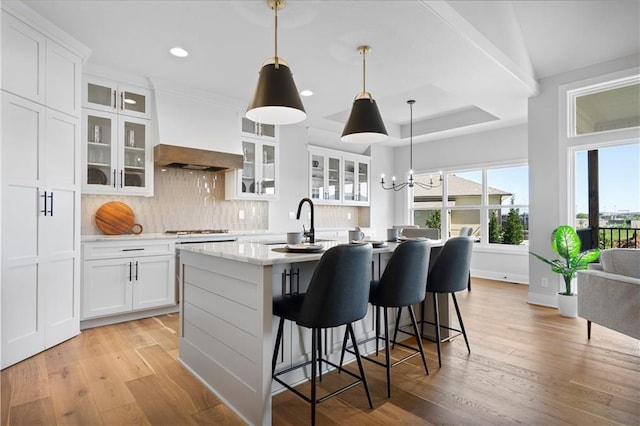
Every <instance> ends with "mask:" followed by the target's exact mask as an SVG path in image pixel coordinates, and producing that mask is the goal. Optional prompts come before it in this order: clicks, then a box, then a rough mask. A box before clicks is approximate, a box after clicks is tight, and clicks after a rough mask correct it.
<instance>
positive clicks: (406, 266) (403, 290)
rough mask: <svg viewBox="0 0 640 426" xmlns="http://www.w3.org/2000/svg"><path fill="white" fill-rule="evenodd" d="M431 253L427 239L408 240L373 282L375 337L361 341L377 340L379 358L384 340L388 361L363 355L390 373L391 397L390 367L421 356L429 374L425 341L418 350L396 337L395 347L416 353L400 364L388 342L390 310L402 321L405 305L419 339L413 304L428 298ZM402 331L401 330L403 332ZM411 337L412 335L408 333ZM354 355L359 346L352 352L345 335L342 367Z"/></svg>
mask: <svg viewBox="0 0 640 426" xmlns="http://www.w3.org/2000/svg"><path fill="white" fill-rule="evenodd" d="M430 252H431V244H430V243H429V242H428V241H425V240H415V241H413V240H412V241H405V242H403V243H401V244H399V245H398V247H397V248H396V249H395V251H394V252H393V254H392V256H391V259H389V263H387V266H386V267H385V269H384V272H383V273H382V277H380V280H379V281H376V280H374V281H371V290H370V294H369V302H370V303H371V304H372V305H373V306H374V307H375V308H376V336H374V337H372V338H370V339H366V340H363V341H361V342H358V344H363V343H365V342H368V341H370V340H373V339H375V340H376V355H377V354H378V342H379V341H380V340H383V341H384V343H385V362H384V363H383V362H380V361H378V360H376V359H373V358H370V357H367V356H363V358H364V359H366V360H368V361H371V362H373V363H375V364H378V365H380V366H383V367H385V368H386V370H387V395H388V396H389V397H391V368H392V367H395V366H396V365H398V364H401V363H403V362H405V361H407V360H409V359H411V358H413V357H414V356H417V355H420V356H421V357H422V363H423V365H424V371H425V372H426V373H427V374H429V369H428V367H427V360H426V358H425V356H424V349H423V347H422V340H421V339H420V338H417V339H416V340H417V342H418V348H415V347H412V346H409V345H405V344H404V343H402V342H397V341H396V335H394V338H393V344H394V345H399V346H402V347H404V348H407V349H412V350H413V351H414V352H413V353H411V354H409V355H407V356H405V357H403V358H401V359H399V360H398V361H395V362H393V363H392V362H391V356H390V345H389V343H390V341H389V340H390V339H389V320H388V309H389V308H400V309H399V310H398V319H397V320H396V324H397V322H398V321H399V318H400V310H401V309H402V307H404V306H406V307H408V308H409V313H410V315H411V323H412V325H413V330H414V332H415V335H416V336H418V324H417V322H416V316H415V312H414V310H413V305H414V304H416V303H422V301H423V300H424V298H425V288H426V282H427V271H428V270H429V255H430ZM380 308H383V313H384V335H380V321H379V315H380ZM401 331H402V330H401ZM409 334H410V333H409ZM345 352H351V353H356V356H357V345H354V346H353V350H350V349H348V348H347V335H346V334H345V337H344V340H343V343H342V354H341V357H340V365H342V361H343V360H344V353H345Z"/></svg>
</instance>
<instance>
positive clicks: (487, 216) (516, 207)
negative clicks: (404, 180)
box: [412, 165, 529, 245]
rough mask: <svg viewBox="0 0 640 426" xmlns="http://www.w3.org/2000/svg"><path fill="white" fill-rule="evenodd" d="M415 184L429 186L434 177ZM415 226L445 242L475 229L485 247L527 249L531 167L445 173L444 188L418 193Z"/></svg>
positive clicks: (416, 196) (518, 166) (425, 176)
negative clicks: (432, 230)
mask: <svg viewBox="0 0 640 426" xmlns="http://www.w3.org/2000/svg"><path fill="white" fill-rule="evenodd" d="M416 180H420V181H422V182H429V181H430V175H428V174H427V175H417V176H416ZM412 216H413V220H414V224H415V225H419V226H421V227H427V228H439V229H440V230H441V235H444V236H445V237H452V236H457V235H458V234H459V232H460V229H461V228H462V227H464V226H470V227H471V228H472V229H473V236H474V237H475V239H476V242H479V243H481V244H504V245H526V244H527V242H528V237H529V235H528V234H529V169H528V167H527V166H526V165H517V166H508V167H506V166H505V167H486V168H482V169H478V170H464V171H456V172H449V173H446V174H445V176H444V181H443V185H442V186H440V187H437V188H432V189H423V188H420V187H417V186H416V187H414V192H413V206H412Z"/></svg>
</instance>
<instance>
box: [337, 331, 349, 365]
mask: <svg viewBox="0 0 640 426" xmlns="http://www.w3.org/2000/svg"><path fill="white" fill-rule="evenodd" d="M348 338H349V328H348V327H347V328H345V329H344V339H342V352H341V353H340V364H338V366H339V367H338V374H340V371H342V363H343V362H344V353H345V352H346V349H347V339H348Z"/></svg>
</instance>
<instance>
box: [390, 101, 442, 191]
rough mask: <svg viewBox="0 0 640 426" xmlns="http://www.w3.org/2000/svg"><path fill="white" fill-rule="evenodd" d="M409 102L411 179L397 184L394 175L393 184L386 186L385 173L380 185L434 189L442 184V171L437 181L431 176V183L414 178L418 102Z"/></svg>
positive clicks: (395, 189)
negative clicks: (415, 116) (414, 132)
mask: <svg viewBox="0 0 640 426" xmlns="http://www.w3.org/2000/svg"><path fill="white" fill-rule="evenodd" d="M407 103H408V104H409V179H407V181H406V182H402V183H400V184H396V177H395V176H394V177H393V178H392V179H391V186H385V181H384V174H382V175H381V176H380V185H382V189H386V190H391V189H393V190H394V191H400V190H401V189H404V188H405V187H409V188H413V187H414V185H417V186H419V187H420V188H423V189H433V188H437V187H439V186H441V185H442V180H443V179H442V172H440V178H439V179H438V182H437V183H433V177H429V183H425V182H420V181H417V180H414V179H413V104H415V103H416V101H415V100H413V99H409V100H408V101H407Z"/></svg>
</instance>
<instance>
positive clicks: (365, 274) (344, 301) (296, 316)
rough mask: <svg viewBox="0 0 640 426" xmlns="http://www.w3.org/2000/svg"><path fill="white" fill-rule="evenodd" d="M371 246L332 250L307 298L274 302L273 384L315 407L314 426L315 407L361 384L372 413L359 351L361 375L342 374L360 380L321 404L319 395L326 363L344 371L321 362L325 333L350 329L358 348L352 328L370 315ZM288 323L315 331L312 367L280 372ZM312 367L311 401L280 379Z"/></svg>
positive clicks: (291, 297)
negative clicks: (279, 357)
mask: <svg viewBox="0 0 640 426" xmlns="http://www.w3.org/2000/svg"><path fill="white" fill-rule="evenodd" d="M371 253H372V248H371V245H370V244H364V245H360V244H358V245H355V244H354V245H338V246H335V247H332V248H330V249H328V250H327V251H326V252H325V253H324V254H323V255H322V257H321V258H320V261H319V262H318V265H317V267H316V269H315V271H314V273H313V276H312V277H311V282H310V283H309V288H308V290H307V292H306V293H303V294H289V295H285V296H282V297H278V298H274V300H273V315H276V316H279V317H280V321H279V324H278V333H277V335H276V343H275V349H274V352H273V360H272V376H273V380H275V381H276V382H278V383H280V384H281V385H283V386H284V387H285V388H287V389H289V390H290V391H291V392H293V393H295V394H296V395H298V396H299V397H300V398H302V399H304V400H305V401H307V402H309V403H311V424H312V425H314V424H315V419H316V404H317V403H320V402H323V401H325V400H327V399H329V398H331V397H333V396H336V395H338V394H340V393H342V392H344V391H346V390H348V389H351V388H352V387H354V386H356V385H358V384H360V383H362V384H363V385H364V389H365V392H366V394H367V399H368V401H369V407H370V408H373V403H372V402H371V394H370V393H369V386H368V385H367V379H366V377H365V374H364V369H363V368H362V361H361V359H360V354H359V353H358V351H357V347H356V350H355V353H356V361H357V362H358V369H359V371H360V375H359V376H358V375H356V374H354V373H352V372H350V371H347V370H342V371H344V372H345V373H347V374H349V375H350V376H352V377H354V378H355V379H357V380H356V381H355V382H353V383H350V384H348V385H346V386H344V387H342V388H340V389H338V390H336V391H333V392H331V393H329V394H328V395H325V396H323V397H321V398H318V396H317V395H316V376H317V375H318V370H319V371H320V379H322V375H321V374H322V373H321V372H322V363H326V364H328V365H330V366H332V367H335V368H338V369H342V367H341V366H338V365H335V364H334V363H332V362H331V361H329V360H327V359H323V358H322V347H321V345H322V343H321V331H322V329H325V328H332V327H338V326H341V325H346V333H348V334H349V336H350V337H351V341H352V342H353V344H354V345H355V342H356V340H355V335H354V333H353V327H352V326H351V323H352V322H354V321H358V320H360V319H362V318H364V316H365V315H366V314H367V306H368V300H369V281H370V268H371ZM284 320H289V321H294V322H296V323H297V324H298V325H299V326H302V327H306V328H310V329H311V361H306V362H303V363H300V364H298V365H295V366H292V367H290V368H287V369H285V370H283V371H280V372H278V373H276V372H275V366H276V362H277V355H278V351H279V349H280V343H281V341H282V331H283V327H284ZM309 364H311V396H310V397H309V396H307V395H304V394H303V393H302V392H300V391H298V390H297V389H295V388H293V387H292V386H290V385H289V384H287V383H285V382H284V381H283V380H282V379H280V377H279V376H280V375H282V374H285V373H288V372H290V371H293V370H295V369H298V368H302V367H305V366H307V365H309Z"/></svg>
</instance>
